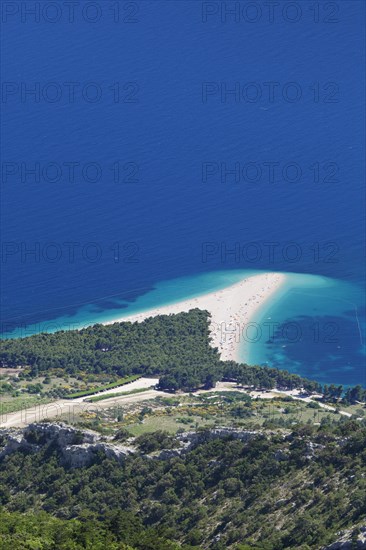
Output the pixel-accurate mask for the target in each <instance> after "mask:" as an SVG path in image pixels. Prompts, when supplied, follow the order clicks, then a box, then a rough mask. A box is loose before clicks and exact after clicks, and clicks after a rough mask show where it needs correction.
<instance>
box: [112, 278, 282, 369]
mask: <svg viewBox="0 0 366 550" xmlns="http://www.w3.org/2000/svg"><path fill="white" fill-rule="evenodd" d="M285 281H286V276H285V275H284V274H283V273H272V272H269V273H264V274H258V275H252V276H247V277H245V278H244V279H242V280H241V281H239V282H237V283H234V284H232V285H230V286H228V287H226V288H223V289H220V290H216V291H213V292H209V293H206V294H202V295H200V296H197V297H194V298H189V299H187V300H182V301H178V302H176V303H173V304H169V305H165V306H160V307H156V308H152V309H148V310H146V311H141V312H139V313H135V314H130V315H125V316H123V317H118V318H116V319H113V320H108V321H105V322H104V323H103V324H104V325H109V324H112V323H120V322H126V321H129V322H142V321H144V320H145V319H147V318H148V317H155V316H157V315H169V314H177V313H181V312H188V311H189V310H191V309H195V308H198V309H202V310H207V311H208V312H209V313H210V314H211V324H210V334H211V345H212V347H214V348H215V347H217V348H218V349H219V352H220V355H221V359H222V360H223V361H227V360H233V361H239V360H240V357H241V356H242V353H243V341H244V342H245V341H246V339H245V338H244V339H243V330H247V327H248V324H249V323H251V320H252V319H253V316H254V315H256V313H257V311H258V310H259V309H262V307H263V306H264V304H265V302H266V301H267V300H268V299H269V298H270V297H272V296H273V295H274V294H275V293H276V292H277V291H278V290H279V289H280V288H281V287H282V285H283V284H284V283H285ZM244 345H247V344H244Z"/></svg>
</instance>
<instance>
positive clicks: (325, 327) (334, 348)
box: [241, 273, 366, 385]
mask: <svg viewBox="0 0 366 550" xmlns="http://www.w3.org/2000/svg"><path fill="white" fill-rule="evenodd" d="M286 277H287V281H286V284H285V285H284V286H283V287H282V288H281V289H280V291H279V292H277V293H276V294H275V295H274V297H273V298H271V299H270V300H269V301H267V302H266V303H265V304H264V305H263V307H262V308H261V309H260V310H259V311H258V312H257V313H256V315H255V318H253V320H252V321H253V323H255V326H253V327H252V329H251V330H247V331H246V332H245V333H244V336H243V341H244V342H245V343H247V344H248V343H249V345H244V344H243V345H242V354H241V359H242V360H243V361H246V362H248V363H250V364H259V365H270V366H273V367H277V368H282V369H288V370H289V371H291V372H294V373H297V374H300V375H303V376H307V377H309V378H313V379H316V380H318V381H320V382H322V383H331V382H336V383H339V384H344V385H352V384H357V383H362V384H365V381H366V380H365V359H366V357H365V326H364V325H363V324H362V316H361V311H362V298H363V295H362V289H361V288H360V287H358V286H357V285H354V284H349V283H345V282H343V281H338V280H336V279H331V278H328V277H320V276H316V275H302V274H301V275H300V274H293V273H291V274H287V275H286Z"/></svg>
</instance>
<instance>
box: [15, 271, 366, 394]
mask: <svg viewBox="0 0 366 550" xmlns="http://www.w3.org/2000/svg"><path fill="white" fill-rule="evenodd" d="M257 273H261V272H260V271H257V270H232V271H217V272H212V273H206V274H200V275H197V276H195V277H192V276H190V277H181V278H177V279H172V280H168V281H162V282H160V283H158V284H157V285H156V286H155V288H154V289H153V290H150V291H147V292H145V294H140V295H139V296H138V297H137V298H136V299H135V300H134V301H131V302H127V301H121V300H120V301H117V302H116V303H115V307H114V309H107V310H105V311H103V310H101V309H100V307H99V306H98V305H93V304H89V305H88V306H84V307H81V308H80V309H79V310H77V312H76V313H75V314H74V315H70V316H61V317H58V318H56V319H54V320H50V321H45V322H42V323H38V324H34V325H29V326H26V327H21V328H19V329H17V330H16V331H14V332H12V333H11V334H8V336H10V337H19V336H20V337H24V336H29V335H31V334H36V333H39V332H54V331H56V330H69V329H74V328H82V327H83V326H88V325H91V324H94V323H98V322H99V323H101V322H106V321H111V320H114V319H117V318H119V317H122V316H125V315H128V314H133V313H137V312H140V311H145V310H147V309H151V308H155V307H158V306H162V305H167V304H172V303H175V302H177V301H180V300H184V299H187V298H191V297H195V296H199V295H201V294H204V293H207V292H212V291H214V290H218V289H221V288H225V287H227V286H229V285H231V284H234V283H236V282H238V281H240V280H241V279H242V278H243V277H246V276H250V275H255V274H257ZM285 276H286V281H285V283H284V284H283V285H282V286H281V288H280V289H279V290H278V291H277V292H276V293H274V294H273V296H272V297H271V298H270V299H269V300H267V301H266V302H264V304H263V305H262V307H261V308H260V309H259V310H257V312H256V314H255V316H254V317H253V318H252V319H251V322H250V324H248V325H247V326H243V327H240V330H241V341H242V344H241V360H242V361H244V362H247V363H249V364H259V365H269V366H273V367H278V368H282V369H283V368H285V369H288V370H289V371H290V372H294V373H297V374H300V375H303V376H307V377H309V378H313V379H316V380H318V381H319V382H322V383H330V382H334V383H339V384H344V385H352V384H357V383H362V384H364V383H365V370H364V365H365V344H364V328H365V327H364V326H362V325H361V315H360V310H361V304H362V289H361V288H360V287H358V286H357V285H356V284H350V283H345V282H343V281H338V280H336V279H331V278H328V277H322V276H317V275H303V274H294V273H287V274H285Z"/></svg>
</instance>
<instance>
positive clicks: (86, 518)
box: [0, 420, 366, 550]
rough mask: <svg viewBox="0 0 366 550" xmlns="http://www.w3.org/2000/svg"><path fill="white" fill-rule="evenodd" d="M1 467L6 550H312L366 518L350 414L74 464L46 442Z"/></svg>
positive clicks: (150, 438) (157, 438)
mask: <svg viewBox="0 0 366 550" xmlns="http://www.w3.org/2000/svg"><path fill="white" fill-rule="evenodd" d="M122 436H123V437H122V439H124V438H125V437H126V434H122ZM203 436H204V432H203ZM117 439H118V438H117ZM173 441H174V440H173V439H172V438H171V436H168V434H164V433H163V432H157V433H156V434H145V435H144V436H140V437H139V438H137V440H136V446H137V448H138V449H140V452H142V453H145V452H152V451H156V450H158V449H161V448H172V447H174V445H173ZM1 466H2V467H1V473H0V486H1V494H0V498H1V504H2V507H3V508H2V516H1V522H0V524H1V527H0V544H1V541H3V542H4V543H3V544H1V547H2V548H10V546H11V541H13V546H12V547H13V548H31V547H32V548H60V549H62V548H76V549H78V548H93V549H94V548H96V549H98V548H102V545H103V544H104V547H108V548H116V549H117V548H121V549H123V548H125V546H123V544H126V545H130V546H131V547H132V548H138V549H140V548H141V549H144V550H145V549H156V550H158V549H159V550H160V549H161V550H163V549H165V548H166V549H167V550H168V549H174V548H177V547H180V546H178V545H183V546H182V547H184V545H186V546H185V548H187V547H188V548H189V547H192V546H193V547H195V548H212V549H213V550H224V549H227V548H233V549H234V548H235V549H238V550H239V549H241V548H243V547H244V548H249V549H250V548H257V549H258V548H260V549H261V550H282V549H296V550H299V549H302V550H305V549H314V550H319V549H320V548H321V547H322V545H323V544H327V543H329V542H332V541H334V540H336V533H337V532H339V531H340V530H342V529H347V528H353V526H357V525H360V524H361V522H362V521H363V520H364V517H365V514H366V429H365V427H363V426H362V425H360V424H359V423H358V422H356V421H348V420H342V421H340V422H339V423H338V424H332V425H322V426H318V427H314V426H309V425H308V426H305V425H299V426H297V427H296V429H295V430H292V432H291V433H290V432H288V433H287V435H285V434H282V433H275V432H273V431H272V432H267V433H265V432H262V433H259V434H258V435H257V436H256V437H255V439H252V440H251V441H250V442H249V443H248V442H242V441H239V440H236V439H232V438H230V437H228V438H226V439H215V440H210V439H209V438H208V439H205V437H203V441H202V443H200V444H199V445H198V446H197V447H196V448H195V449H194V450H192V451H190V452H188V453H187V454H186V455H181V456H179V457H174V458H170V459H165V460H151V459H147V458H146V457H145V456H144V454H137V455H135V456H131V457H129V458H127V459H126V460H125V462H124V463H122V464H118V463H117V462H116V461H114V460H113V459H108V458H106V457H105V456H104V455H103V454H100V455H99V456H98V457H97V458H96V460H95V462H94V464H92V465H91V466H89V467H85V468H75V469H68V468H67V467H65V466H63V464H62V462H61V460H60V455H59V451H58V449H57V446H56V447H55V446H54V445H52V444H50V445H49V446H47V445H46V446H44V447H43V448H42V449H41V451H39V452H37V453H33V454H27V453H26V452H19V451H18V452H15V453H13V454H11V455H9V456H8V457H6V458H4V459H3V460H2V464H1ZM24 512H27V514H26V515H24V516H22V515H20V513H24ZM30 512H31V513H32V515H29V513H30ZM41 512H47V514H49V515H44V514H43V513H41ZM40 513H41V515H39V514H40ZM34 514H35V515H34ZM51 516H55V517H56V518H58V519H54V518H53V517H51ZM37 518H38V519H37ZM57 532H58V534H57ZM15 533H17V534H19V536H17V537H15V536H14V534H15ZM1 537H2V538H1ZM23 540H32V541H33V546H31V545H30V544H29V545H28V546H25V545H23V546H22V545H21V544H22V543H21V542H20V541H23ZM35 540H41V541H42V545H41V543H40V542H39V543H38V544H39V545H38V546H37V543H36V542H35ZM17 541H18V542H19V546H14V543H15V544H16V542H17ZM45 541H48V542H45ZM7 544H8V546H7ZM47 544H48V545H47Z"/></svg>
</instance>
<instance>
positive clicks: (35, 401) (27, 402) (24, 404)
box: [0, 395, 55, 417]
mask: <svg viewBox="0 0 366 550" xmlns="http://www.w3.org/2000/svg"><path fill="white" fill-rule="evenodd" d="M52 401H55V400H54V399H51V398H49V397H39V396H37V395H35V396H34V397H33V396H30V397H24V396H20V397H12V398H10V399H9V400H5V399H3V397H0V417H1V416H3V415H5V414H9V413H13V412H17V411H21V410H22V409H29V408H31V407H35V406H37V405H45V404H46V403H50V402H52Z"/></svg>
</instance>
